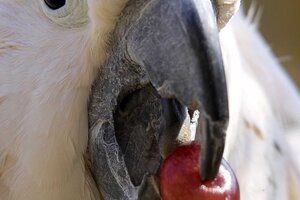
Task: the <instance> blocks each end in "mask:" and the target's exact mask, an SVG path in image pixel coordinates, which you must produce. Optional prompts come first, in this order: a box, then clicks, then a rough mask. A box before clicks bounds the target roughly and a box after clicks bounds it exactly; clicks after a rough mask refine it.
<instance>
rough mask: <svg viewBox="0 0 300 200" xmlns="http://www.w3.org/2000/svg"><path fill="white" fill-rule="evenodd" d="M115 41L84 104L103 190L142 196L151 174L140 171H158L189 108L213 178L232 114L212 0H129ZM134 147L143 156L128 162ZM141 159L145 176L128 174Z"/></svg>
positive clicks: (208, 176)
mask: <svg viewBox="0 0 300 200" xmlns="http://www.w3.org/2000/svg"><path fill="white" fill-rule="evenodd" d="M112 41H113V44H112V53H111V56H110V58H109V59H108V61H107V63H106V65H105V66H104V67H103V70H102V71H101V74H100V75H99V77H98V79H97V81H96V82H95V84H94V88H93V92H92V95H91V99H90V107H89V120H90V121H89V122H90V127H91V128H90V134H91V136H90V145H89V146H90V150H89V151H90V154H91V161H92V170H93V174H94V176H95V178H96V181H97V183H98V185H100V186H99V187H100V190H101V191H102V193H106V194H108V193H114V194H113V195H112V196H113V198H116V199H123V198H124V196H127V197H128V198H129V197H130V199H136V198H139V197H140V195H141V194H142V193H143V192H141V191H144V190H145V187H144V186H142V185H147V181H149V178H144V177H146V176H147V175H149V174H154V175H155V174H157V172H158V170H159V165H160V163H161V160H162V157H163V155H161V152H162V151H161V149H159V148H161V145H162V146H164V145H165V146H168V145H170V143H172V142H173V141H174V138H176V136H177V135H178V133H179V130H180V128H181V125H182V124H183V121H184V118H185V108H186V107H187V108H188V110H189V111H192V112H193V111H195V110H199V112H200V117H199V119H198V122H199V124H198V127H197V131H196V137H197V139H199V140H200V141H201V143H202V156H201V158H202V162H201V164H202V166H201V170H202V171H201V175H202V177H203V178H204V179H212V178H214V177H215V175H216V174H217V172H218V169H219V165H220V162H221V159H222V155H223V150H224V145H225V135H226V129H227V123H228V118H229V116H228V115H229V114H228V102H227V87H226V80H225V73H224V66H223V61H222V55H221V51H220V46H219V40H218V28H217V25H216V19H215V15H214V11H213V8H212V5H211V2H210V0H185V1H182V0H147V1H145V0H130V1H129V2H128V5H127V7H126V8H125V10H124V11H123V14H122V16H121V17H120V20H119V23H118V25H117V27H116V29H115V31H114V34H113V37H112ZM149 121H150V122H151V123H149ZM153 121H154V122H155V123H153ZM153 124H154V125H153ZM141 127H142V128H141ZM143 127H144V128H143ZM133 138H134V139H133ZM137 138H138V139H137ZM146 141H150V142H146ZM131 144H132V146H131ZM145 149H146V150H145ZM139 152H143V153H145V152H148V153H147V156H145V159H144V160H145V161H143V159H141V158H139V159H138V162H135V161H133V160H134V159H136V156H137V155H138V154H139ZM149 152H151V153H149ZM150 154H151V155H152V156H151V158H150V157H149V155H150ZM154 154H158V155H159V156H153V155H154ZM149 160H151V162H150V161H149ZM116 161H118V162H119V163H118V164H113V163H114V162H116ZM142 161H143V162H144V163H145V166H146V167H145V168H147V169H146V170H145V171H143V172H141V173H140V174H139V177H142V178H137V179H136V178H133V177H136V173H138V172H137V171H138V170H136V168H135V167H133V166H135V164H136V163H139V165H140V166H141V165H143V164H141V163H143V162H142ZM149 162H150V164H149ZM120 163H121V164H120ZM134 163H135V164H134ZM150 165H151V166H152V167H150ZM150 168H151V169H150ZM103 171H105V173H104V172H103ZM103 180H109V181H106V182H105V183H103ZM120 180H123V182H122V181H120ZM120 183H122V184H120ZM113 190H115V191H113ZM126 191H127V192H126ZM128 191H130V192H128ZM125 193H126V194H125ZM112 196H111V197H112ZM111 197H109V198H111ZM107 198H108V197H107ZM151 199H153V197H152V198H151Z"/></svg>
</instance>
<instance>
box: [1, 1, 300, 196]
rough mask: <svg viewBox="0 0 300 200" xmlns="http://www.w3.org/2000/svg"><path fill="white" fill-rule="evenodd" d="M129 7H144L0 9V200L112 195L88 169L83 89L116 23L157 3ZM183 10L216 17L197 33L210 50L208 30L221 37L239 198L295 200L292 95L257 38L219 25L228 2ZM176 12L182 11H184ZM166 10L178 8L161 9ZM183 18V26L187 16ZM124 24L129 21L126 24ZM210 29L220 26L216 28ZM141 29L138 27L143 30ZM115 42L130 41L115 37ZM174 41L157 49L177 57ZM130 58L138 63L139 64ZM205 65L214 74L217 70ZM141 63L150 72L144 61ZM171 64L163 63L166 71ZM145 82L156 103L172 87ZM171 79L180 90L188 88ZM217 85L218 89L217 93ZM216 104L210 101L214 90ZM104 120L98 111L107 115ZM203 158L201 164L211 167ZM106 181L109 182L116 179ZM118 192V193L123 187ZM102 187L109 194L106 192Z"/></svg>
mask: <svg viewBox="0 0 300 200" xmlns="http://www.w3.org/2000/svg"><path fill="white" fill-rule="evenodd" d="M136 1H137V3H136V7H137V8H138V7H139V6H138V5H139V4H142V3H139V2H147V4H146V5H142V6H144V7H143V9H141V10H136V11H135V12H127V13H126V12H125V14H122V13H123V12H124V9H126V7H127V6H128V3H129V2H130V3H129V4H131V5H130V6H131V8H132V7H134V6H135V5H132V4H134V0H129V1H127V0H0V199H1V200H100V199H118V198H113V197H112V196H111V194H108V193H106V192H107V190H106V188H110V187H111V185H110V183H109V181H106V176H105V175H106V172H102V174H104V175H103V176H100V177H99V176H98V174H101V172H99V170H100V171H101V170H102V168H97V166H98V165H99V164H98V163H101V161H102V162H103V163H105V162H106V161H104V160H101V159H100V160H98V161H94V160H95V158H94V157H93V156H94V155H95V153H94V152H93V151H95V150H94V149H93V147H94V146H95V144H94V143H93V142H89V139H90V138H89V136H90V137H91V138H93V137H94V135H93V131H92V133H90V134H89V122H88V108H87V107H88V100H89V96H90V92H91V87H92V84H93V82H94V80H95V79H96V77H97V75H98V72H100V73H101V71H102V68H104V67H103V66H104V65H105V63H106V61H107V59H108V58H109V57H110V56H111V55H112V54H113V53H112V51H111V46H112V45H111V44H114V43H115V40H116V38H117V37H116V36H115V37H113V36H112V34H113V32H114V30H115V27H116V26H117V25H118V23H119V19H120V18H119V17H120V16H121V15H127V16H130V15H131V14H132V13H138V14H139V16H140V18H141V19H142V18H143V15H144V13H147V11H148V10H150V8H149V7H151V6H149V5H152V4H151V3H152V2H154V3H157V2H160V1H159V0H147V1H139V0H136ZM148 2H149V3H148ZM161 2H163V1H161ZM165 2H167V1H165ZM174 2H175V0H174ZM176 2H180V1H176ZM182 2H193V3H194V7H195V8H196V10H197V11H198V15H199V16H200V17H201V15H202V13H203V12H208V13H209V14H212V13H213V12H212V10H215V11H216V12H215V13H216V16H217V23H215V21H214V20H211V19H214V17H210V18H208V20H206V21H205V20H204V21H201V23H200V24H201V26H203V27H204V32H205V34H208V35H209V36H210V34H211V37H212V38H213V39H210V37H208V38H206V39H207V40H209V42H208V43H210V42H212V41H215V42H216V43H217V44H218V41H217V40H218V39H216V37H214V34H215V33H213V32H210V31H211V30H215V29H216V30H217V29H218V28H219V29H220V33H219V38H220V45H221V50H222V54H223V61H224V68H225V72H226V78H227V89H228V100H229V101H228V102H229V103H228V104H229V112H230V115H229V116H230V118H229V126H228V130H227V139H226V145H225V151H224V157H225V158H226V159H227V160H228V162H229V163H230V164H231V166H232V168H233V170H234V172H235V173H236V176H237V178H238V181H239V184H240V190H241V199H243V200H252V199H253V200H285V199H295V200H297V199H300V194H299V191H298V188H300V182H299V181H300V177H299V174H298V172H299V165H297V159H298V161H299V160H300V158H299V155H297V154H294V151H293V148H290V147H295V148H297V141H299V143H298V145H299V144H300V136H297V130H300V96H299V94H298V91H297V89H296V88H295V86H294V85H293V83H292V82H291V81H290V79H289V77H288V76H287V75H286V74H285V72H284V71H283V70H282V68H281V65H280V63H279V62H278V60H277V59H276V57H275V56H274V55H273V54H272V52H271V51H270V49H269V48H268V46H267V44H266V43H265V42H264V40H263V39H262V37H261V36H260V34H259V33H258V31H257V29H256V25H255V24H252V23H251V21H250V20H249V19H247V18H245V17H244V16H243V15H242V14H240V13H238V14H236V15H235V16H234V17H233V18H232V19H231V20H230V21H229V19H230V18H231V17H232V16H233V15H234V13H235V12H236V11H237V8H238V7H239V1H238V0H213V1H212V2H210V0H189V1H182ZM143 4H145V3H143ZM170 4H171V3H170ZM186 4H187V5H185V3H182V5H183V6H190V5H189V4H188V3H186ZM155 5H156V4H155ZM180 5H181V4H180ZM212 7H213V9H212ZM155 9H158V10H159V8H155ZM180 9H183V8H180ZM130 11H132V9H131V10H130ZM172 12H176V9H174V11H173V10H172V9H171V12H170V13H172ZM193 12H194V11H193ZM167 14H169V13H167ZM184 14H186V13H184ZM132 15H134V14H132ZM167 16H169V15H167ZM170 16H171V14H170ZM175 16H178V21H177V20H175V21H174V20H173V21H172V23H175V22H178V23H180V22H181V21H180V15H179V14H178V13H175ZM189 17H190V18H187V19H193V17H194V16H189ZM205 17H206V16H205ZM127 19H129V20H128V23H130V17H129V18H127ZM143 19H144V18H143ZM149 19H150V18H149ZM151 19H152V18H151ZM162 21H163V20H162ZM191 21H192V22H193V20H191ZM191 21H189V23H190V22H191ZM195 21H197V20H195ZM228 21H229V23H227V22H228ZM146 22H148V21H147V20H146ZM172 23H170V24H171V25H173V24H172ZM186 23H187V22H186ZM149 24H151V23H149ZM216 24H217V25H218V28H214V26H216ZM226 24H227V25H226ZM196 25H199V24H196ZM225 25H226V26H225ZM119 26H121V25H119ZM166 26H167V25H166ZM132 27H133V28H132V29H135V28H136V27H135V26H132ZM181 27H182V28H183V32H185V33H186V35H189V30H190V29H185V28H186V25H185V24H184V23H183V25H182V24H181ZM223 27H224V28H223ZM205 28H208V30H206V29H205ZM120 29H121V28H120ZM146 29H147V26H145V27H144V29H143V30H144V31H145V30H146ZM191 30H193V27H192V28H191ZM153 31H154V32H155V31H156V30H153ZM133 32H134V31H133ZM120 33H122V31H119V32H118V34H120ZM124 33H125V31H124ZM140 33H141V34H142V33H143V32H140ZM126 34H127V32H126ZM118 36H119V37H120V38H123V36H124V38H126V40H127V38H129V39H128V40H130V39H131V38H130V37H127V36H126V37H125V35H118ZM156 36H157V38H155V39H157V40H158V41H160V38H159V37H163V35H159V34H157V35H156ZM205 36H207V35H205ZM217 36H218V35H217ZM172 37H173V35H172ZM174 37H175V36H174ZM167 38H169V36H168V37H167ZM201 39H203V38H201ZM143 42H144V40H141V41H139V45H141V46H143V45H144V43H143ZM172 42H173V41H172V40H166V41H165V44H167V43H168V44H170V43H171V44H172V45H173V46H174V51H176V49H177V47H176V44H173V43H172ZM118 45H119V44H118ZM214 45H215V44H214ZM214 45H212V46H213V47H215V46H214ZM120 46H121V45H120ZM182 46H184V45H182ZM208 46H209V47H211V46H210V45H208ZM127 47H128V46H127ZM162 47H163V46H162ZM213 47H212V49H213ZM146 48H147V47H146ZM128 49H129V50H128V52H129V53H128V54H130V55H128V56H129V57H130V56H131V57H134V56H133V54H132V52H133V51H136V49H134V47H132V46H129V47H128ZM132 49H133V50H132ZM152 50H153V49H151V48H149V52H143V53H146V54H147V53H148V54H149V55H153V52H154V51H152ZM120 51H121V50H120ZM216 52H218V51H216ZM182 53H184V52H182ZM126 55H127V54H126ZM143 55H144V54H143ZM213 55H217V56H218V55H219V54H218V53H216V54H213ZM146 56H147V55H146ZM204 57H205V56H204ZM208 57H209V56H208ZM171 58H172V59H175V58H174V57H171ZM180 58H183V59H185V57H180ZM209 58H212V57H209ZM135 59H136V60H135V61H140V60H139V57H135ZM218 59H219V58H218ZM218 59H216V60H218ZM204 60H205V59H204ZM192 61H193V60H192ZM192 61H191V62H192ZM187 62H188V61H187ZM207 62H208V63H209V65H212V66H215V65H218V64H220V63H219V62H215V61H212V62H210V61H207ZM141 63H144V64H145V66H147V67H148V66H149V65H148V63H146V62H141ZM177 63H179V64H180V62H177ZM183 63H185V62H183ZM216 63H217V64H216ZM139 64H140V63H139ZM170 67H171V66H166V69H169V68H170ZM181 67H182V66H181ZM150 68H151V63H150ZM150 68H147V69H148V71H151V70H149V69H150ZM103 71H104V70H103ZM146 71H147V70H146ZM162 71H163V70H162ZM221 71H222V70H221ZM163 72H165V71H163ZM155 73H159V71H158V72H155ZM212 73H214V72H212ZM149 74H150V75H149V76H150V78H149V79H150V82H153V85H154V86H155V88H156V89H157V91H158V92H159V94H161V95H162V96H164V92H165V88H168V87H171V88H172V83H170V82H167V81H165V80H163V81H165V82H164V83H165V84H166V85H163V86H161V85H160V83H157V82H156V80H154V79H153V77H152V76H151V72H149ZM213 75H214V74H213ZM213 75H212V77H214V76H213ZM203 76H205V75H203ZM108 78H109V77H108ZM167 78H169V77H167ZM221 78H222V77H221ZM125 79H126V78H125ZM191 79H193V78H191ZM147 80H148V79H147ZM206 80H208V79H206ZM180 81H182V84H185V82H187V81H189V80H188V79H187V80H180ZM212 81H218V80H212ZM169 83H170V85H168V84H169ZM224 84H225V82H224V81H223V82H222V81H221V83H220V85H221V86H220V87H224V86H225V85H224ZM100 86H101V85H100ZM158 86H161V87H158ZM195 87H198V86H195ZM225 88H226V86H225ZM216 91H217V92H218V91H219V90H216ZM220 91H221V90H220ZM102 92H107V91H105V90H103V91H102ZM109 92H110V91H109ZM175 92H176V91H175ZM185 92H187V91H185ZM207 92H208V93H209V91H207ZM187 93H188V92H187ZM106 94H108V93H106ZM197 94H198V93H197ZM181 95H183V94H181ZM188 95H190V94H187V96H188ZM204 95H205V94H204ZM214 95H216V96H214ZM214 95H212V96H213V97H219V96H218V95H219V94H218V93H216V94H214ZM167 96H168V95H167ZM171 96H172V95H171ZM225 96H226V92H225V93H224V94H221V95H220V98H221V100H225V104H224V105H223V104H222V103H220V102H217V103H215V101H214V100H213V99H212V101H213V102H214V103H215V104H216V105H219V104H222V105H223V108H224V111H223V114H224V113H225V114H224V115H222V116H221V117H224V119H223V118H222V119H221V120H224V123H225V124H226V122H227V121H226V120H227V118H228V115H226V111H227V110H226V98H225ZM172 97H173V96H172ZM175 97H176V98H177V96H176V95H175ZM210 97H211V96H210ZM223 98H224V99H223ZM92 99H93V98H92ZM182 99H183V100H182ZM182 99H179V101H180V102H182V103H186V99H184V98H182ZM187 101H189V100H187ZM222 102H223V101H222ZM188 103H191V102H190V101H189V102H188ZM206 103H207V102H206ZM204 105H206V104H205V103H204ZM207 105H210V103H207ZM212 105H214V104H213V103H212ZM187 106H189V108H191V107H192V106H191V105H187ZM92 108H93V107H92ZM193 108H195V109H196V108H199V107H193ZM90 109H91V108H90ZM210 109H211V110H218V108H210ZM210 109H208V113H209V112H210V111H211V110H210ZM204 110H205V109H204ZM105 111H106V110H103V111H102V112H103V113H104V114H105ZM100 112H101V110H100ZM211 112H212V113H213V111H211ZM200 113H201V111H200ZM221 114H222V112H221ZM227 114H228V113H227ZM226 117H227V118H226ZM98 121H99V120H98ZM95 127H96V128H97V126H95ZM187 129H189V128H187ZM287 138H288V139H287ZM185 139H186V138H185ZM190 139H191V138H188V140H190ZM90 140H91V139H90ZM289 141H292V142H291V143H289ZM90 146H92V147H90ZM221 146H222V144H221ZM207 148H208V149H209V147H207ZM295 148H294V149H295ZM88 149H89V151H88ZM90 151H91V152H92V153H91V156H90V155H89V154H90ZM208 151H211V150H208ZM212 151H213V150H212ZM112 154H114V152H112ZM214 154H215V152H212V155H214ZM108 155H109V156H110V154H108ZM297 156H298V158H297ZM90 157H91V158H90ZM205 159H206V160H207V161H206V160H205V161H206V162H208V163H209V162H210V161H209V160H210V158H207V157H206V158H205ZM114 161H115V162H117V161H119V160H114ZM95 163H96V164H95ZM206 170H208V171H209V169H206ZM107 174H108V173H107ZM114 175H115V174H114ZM108 176H109V175H107V177H108ZM115 177H116V179H118V176H117V175H115ZM107 179H108V178H107ZM117 181H118V180H117ZM118 183H119V185H120V186H121V187H124V188H125V189H124V190H126V183H123V182H122V181H119V182H118ZM103 187H104V189H103ZM110 190H111V191H114V187H111V188H110ZM133 196H134V195H133ZM119 199H121V198H119ZM122 199H134V197H129V196H126V197H124V198H122Z"/></svg>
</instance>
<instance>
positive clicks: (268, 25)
mask: <svg viewBox="0 0 300 200" xmlns="http://www.w3.org/2000/svg"><path fill="white" fill-rule="evenodd" d="M242 2H243V4H244V5H243V6H244V10H245V11H246V13H247V11H248V10H249V7H250V6H251V4H254V5H255V7H256V8H257V9H262V15H261V19H260V26H259V28H260V31H261V32H262V34H263V35H264V37H265V39H266V40H267V41H268V43H269V45H270V46H271V48H272V50H273V52H274V53H275V55H276V56H277V57H278V58H279V60H280V62H281V63H282V64H283V65H284V67H285V68H286V69H287V71H288V72H289V74H290V75H291V76H292V78H293V79H294V81H295V82H296V83H297V84H298V88H299V87H300V12H299V7H300V1H299V0H288V1H282V0H242Z"/></svg>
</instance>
